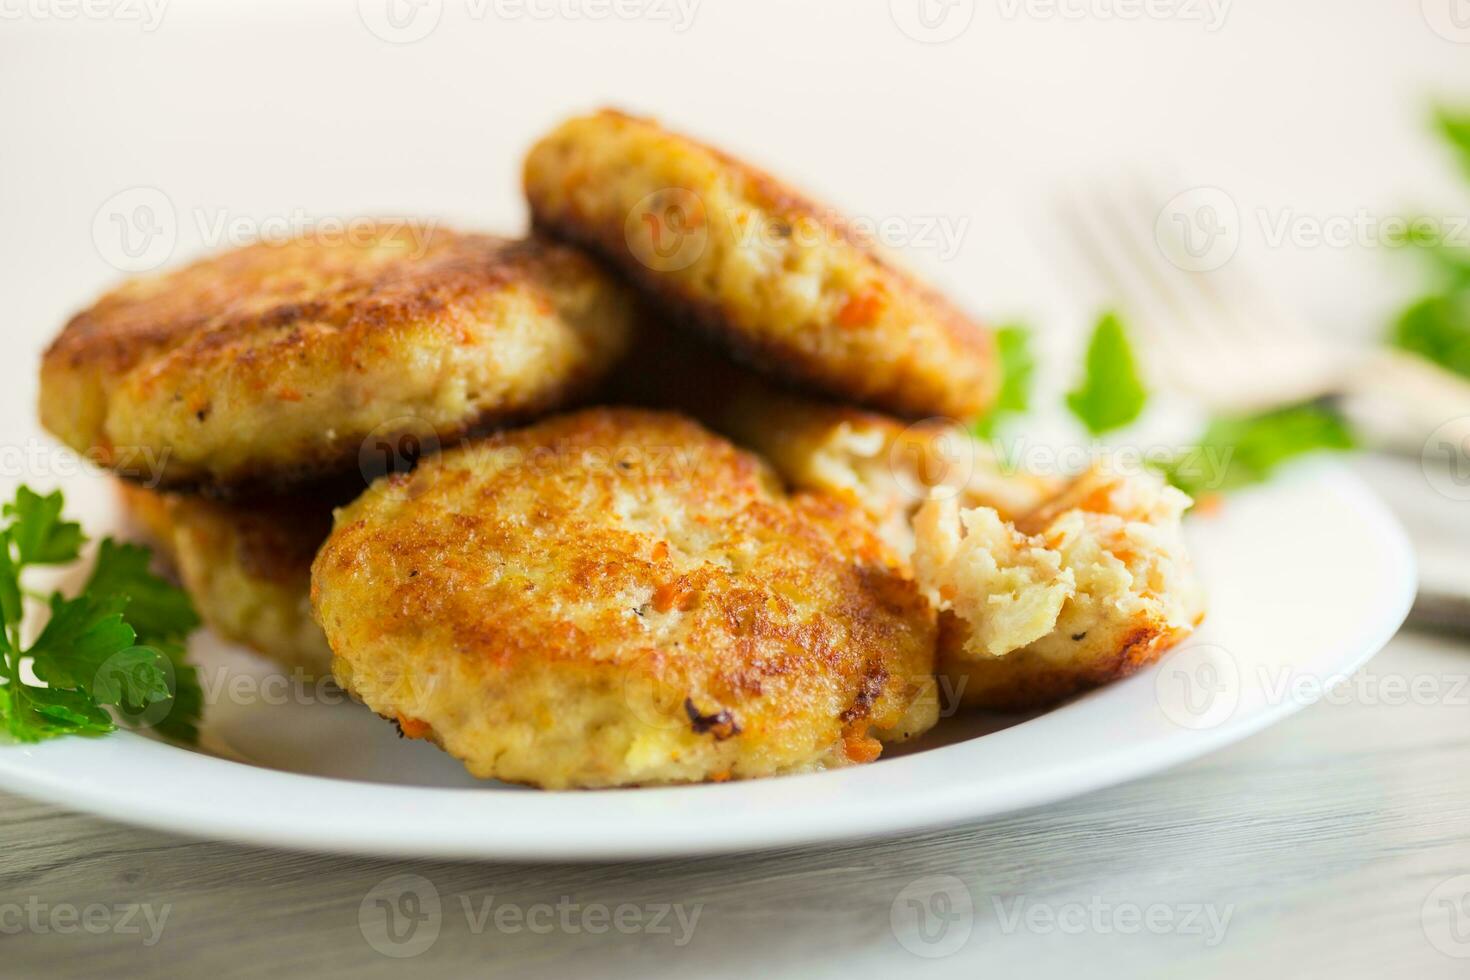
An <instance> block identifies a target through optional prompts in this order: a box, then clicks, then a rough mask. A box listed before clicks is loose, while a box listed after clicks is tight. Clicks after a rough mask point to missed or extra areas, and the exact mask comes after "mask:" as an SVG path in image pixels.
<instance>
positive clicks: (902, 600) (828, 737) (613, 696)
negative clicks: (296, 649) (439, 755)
mask: <svg viewBox="0 0 1470 980" xmlns="http://www.w3.org/2000/svg"><path fill="white" fill-rule="evenodd" d="M313 601H314V603H315V606H316V610H317V615H318V618H319V619H320V621H321V622H322V625H323V627H324V628H325V630H326V632H327V636H328V639H329V640H330V642H331V645H332V649H333V651H334V652H335V654H336V659H335V661H334V663H333V670H334V673H335V674H336V676H337V678H338V680H339V682H340V683H342V685H343V686H344V687H345V688H347V689H348V690H350V691H352V692H354V693H355V694H356V695H357V696H358V697H359V698H361V699H362V700H363V701H365V702H366V703H367V704H368V705H369V706H370V707H372V708H373V709H374V710H376V711H378V712H379V713H380V714H383V715H385V716H388V717H394V718H397V717H399V716H402V717H405V718H409V719H412V721H413V723H414V727H415V729H416V730H419V731H422V732H424V733H425V734H426V735H427V736H428V737H431V738H433V739H434V740H435V741H436V742H438V743H439V744H440V745H442V746H443V747H444V748H445V749H446V750H448V751H449V752H451V753H452V754H454V755H456V756H458V757H459V758H461V759H463V760H464V761H465V763H466V765H467V766H468V767H469V769H470V770H471V772H474V773H475V774H477V775H480V776H483V777H495V778H501V779H508V780H513V781H523V782H530V783H534V784H537V785H542V786H548V787H560V786H598V785H601V786H607V785H628V784H642V783H658V782H689V781H700V780H706V779H721V778H747V777H752V776H762V775H771V774H776V773H783V772H795V771H804V770H809V769H813V768H820V767H823V766H830V765H841V764H846V763H848V762H852V761H858V760H860V759H863V758H866V757H868V756H870V755H871V754H873V752H874V749H875V746H876V743H874V742H873V741H872V736H874V735H877V736H879V737H884V738H888V737H895V736H903V735H910V734H915V733H916V732H917V731H920V730H923V729H924V728H927V727H928V726H929V725H931V724H932V723H933V721H934V712H935V711H937V705H934V704H925V703H921V700H922V699H924V698H927V697H930V696H931V695H932V690H933V684H932V667H933V662H932V657H933V644H934V619H933V613H932V611H931V610H930V608H929V606H928V603H927V602H926V601H925V600H924V599H923V598H922V597H921V596H920V595H919V594H918V592H917V590H916V589H915V587H914V586H913V584H912V583H911V582H908V581H906V580H905V579H904V578H903V576H902V575H901V574H899V572H898V571H897V569H896V567H895V560H894V558H893V556H892V555H891V554H890V553H889V552H888V551H887V549H886V548H885V547H884V546H883V545H882V543H881V542H880V541H879V540H878V539H877V538H876V537H875V536H874V535H873V534H872V532H871V531H870V530H868V529H867V527H866V525H865V523H864V522H863V521H860V520H854V519H853V514H852V512H851V511H850V510H849V509H848V508H847V507H846V506H845V505H843V504H841V503H840V502H838V501H835V500H832V499H830V498H824V497H817V496H808V495H803V496H797V497H795V498H787V497H786V496H785V495H784V494H783V493H781V492H780V490H779V489H778V487H777V485H776V483H775V481H774V479H773V477H772V475H771V474H770V473H769V472H768V470H767V469H766V467H765V466H764V465H763V464H762V463H761V462H760V461H759V460H758V459H756V458H755V457H753V456H751V455H749V454H748V453H745V452H743V451H741V450H738V449H736V448H735V447H734V446H731V445H730V444H729V443H727V442H725V441H724V440H722V439H719V438H717V437H715V436H712V435H710V434H709V433H707V432H705V431H704V430H703V429H701V428H699V427H698V426H696V425H695V424H694V423H692V422H689V421H687V420H685V419H682V418H680V417H678V416H673V415H668V414H662V413H652V412H640V411H633V410H615V409H596V410H589V411H586V412H580V413H577V414H574V415H568V416H561V417H558V418H555V419H552V420H549V421H547V422H543V423H540V424H538V425H536V426H533V427H531V428H529V429H524V430H520V431H517V432H510V433H503V434H500V435H496V436H493V437H491V438H489V439H486V440H482V441H477V442H473V443H470V444H467V445H466V446H464V447H462V448H460V449H456V450H452V451H450V452H448V453H445V454H444V455H442V456H438V457H435V458H433V459H430V460H426V461H425V462H424V463H423V464H422V465H421V466H420V467H419V469H417V470H416V471H415V472H414V473H412V474H410V475H405V476H398V477H390V478H386V479H384V480H381V481H379V482H378V483H376V484H375V485H374V486H373V487H372V489H370V490H369V491H368V493H366V494H365V495H364V496H363V497H362V498H360V499H359V500H358V501H357V502H355V503H354V504H352V505H351V506H349V507H347V508H345V509H344V510H343V511H341V512H340V513H339V515H338V518H337V524H336V529H335V531H334V532H333V534H332V536H331V538H330V539H329V540H328V542H327V544H326V545H325V546H324V547H323V549H322V551H321V553H320V555H319V556H318V558H317V561H316V564H315V566H314V569H313ZM419 724H422V725H423V726H424V727H423V728H421V729H420V728H418V727H417V726H418V725H419Z"/></svg>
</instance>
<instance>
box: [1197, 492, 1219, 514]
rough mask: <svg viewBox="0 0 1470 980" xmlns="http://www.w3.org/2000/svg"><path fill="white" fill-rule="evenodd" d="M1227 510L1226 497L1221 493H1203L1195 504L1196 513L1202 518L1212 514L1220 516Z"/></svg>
mask: <svg viewBox="0 0 1470 980" xmlns="http://www.w3.org/2000/svg"><path fill="white" fill-rule="evenodd" d="M1224 509H1225V495H1224V494H1219V493H1203V494H1200V496H1199V499H1197V500H1196V501H1195V502H1194V512H1195V514H1197V515H1199V516H1200V517H1207V516H1209V515H1210V514H1218V513H1220V511H1222V510H1224Z"/></svg>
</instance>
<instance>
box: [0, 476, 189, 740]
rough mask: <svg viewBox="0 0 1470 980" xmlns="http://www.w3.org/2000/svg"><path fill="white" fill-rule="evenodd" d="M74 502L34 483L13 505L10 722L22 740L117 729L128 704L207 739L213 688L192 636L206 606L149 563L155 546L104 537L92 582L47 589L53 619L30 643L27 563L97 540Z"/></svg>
mask: <svg viewBox="0 0 1470 980" xmlns="http://www.w3.org/2000/svg"><path fill="white" fill-rule="evenodd" d="M62 503H63V500H62V495H61V491H59V490H58V491H54V492H52V493H50V494H47V495H46V496H41V495H40V494H38V493H36V492H34V491H33V490H31V489H30V488H29V487H24V486H22V487H21V488H20V489H19V490H18V491H17V492H16V495H15V499H14V500H13V501H11V502H10V503H8V504H6V505H5V507H4V509H3V521H0V619H3V627H4V628H3V631H0V632H3V637H0V639H3V649H0V653H3V661H4V664H3V681H4V685H3V687H0V724H3V726H4V728H5V730H6V731H7V732H9V734H10V735H11V737H12V738H14V739H16V740H18V741H22V742H39V741H42V740H44V739H48V738H55V737H57V736H60V735H103V734H106V733H107V732H110V731H113V730H114V729H115V728H116V727H117V724H116V721H115V720H114V716H115V715H116V716H120V717H122V718H123V719H124V720H125V721H127V722H129V723H131V724H134V725H138V726H144V725H151V726H152V727H153V729H154V730H155V731H157V732H158V733H160V734H162V735H164V736H166V737H169V738H172V739H175V740H178V741H185V742H193V741H195V740H196V739H197V738H198V734H199V733H198V729H197V728H196V725H195V723H196V722H197V721H198V718H199V714H200V710H201V708H202V705H203V695H202V691H201V689H200V686H199V678H198V674H197V672H196V671H195V669H194V668H193V667H191V666H189V665H188V664H187V663H186V662H185V660H184V641H185V638H186V637H187V636H188V635H189V633H190V632H191V631H193V630H194V628H195V627H197V626H198V625H199V617H198V615H197V614H196V613H195V612H194V607H193V605H192V604H191V603H190V601H189V597H188V596H187V595H185V594H184V593H183V592H182V591H180V590H179V589H177V588H175V587H174V586H172V585H170V584H169V583H168V582H165V581H164V580H163V579H160V578H159V577H158V576H156V575H154V574H153V573H152V572H150V571H149V570H148V563H149V558H150V554H149V551H148V549H147V548H144V547H141V546H139V545H133V544H121V543H118V542H116V541H113V540H112V539H111V538H106V539H104V540H103V541H102V543H101V545H100V546H99V548H98V552H97V559H96V563H95V564H94V565H93V566H92V573H91V575H90V576H89V577H88V579H87V582H86V584H85V585H84V586H83V587H82V590H81V591H80V592H79V593H78V594H76V595H75V596H72V597H70V598H68V597H66V596H65V595H63V594H62V593H60V592H55V593H52V594H51V595H50V596H49V597H47V598H46V600H45V602H46V606H47V608H48V610H49V616H48V617H47V619H46V622H45V625H44V626H43V627H42V628H41V631H40V633H39V634H38V635H37V636H36V638H35V639H34V640H33V641H32V642H31V643H30V645H29V646H26V645H24V643H23V640H24V637H25V629H24V625H25V616H26V604H25V599H26V598H27V597H29V596H30V593H28V592H27V591H26V590H25V589H24V588H23V587H22V584H21V578H22V575H23V574H24V572H25V571H26V570H27V569H29V568H31V567H34V566H48V565H49V566H57V565H69V564H71V563H72V562H74V561H76V560H77V558H78V557H79V555H80V553H81V548H82V545H83V544H84V543H85V541H86V538H85V536H84V535H83V534H82V528H81V526H80V525H79V524H77V523H75V522H73V521H68V520H65V519H64V518H63V517H62V513H61V510H62ZM30 677H34V678H35V680H36V681H39V682H41V683H39V684H38V683H33V682H32V681H31V680H30ZM43 685H44V686H43ZM109 708H111V709H112V710H111V711H109V710H108V709H109Z"/></svg>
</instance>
